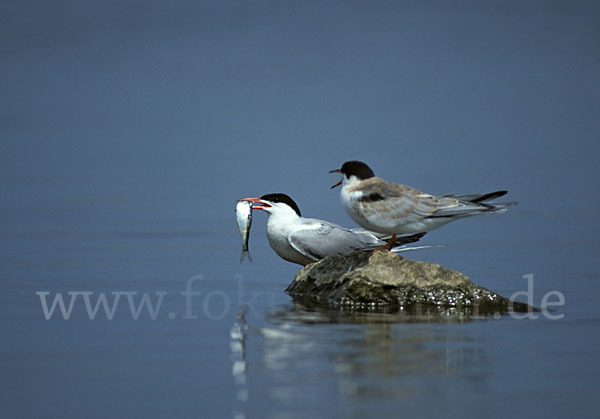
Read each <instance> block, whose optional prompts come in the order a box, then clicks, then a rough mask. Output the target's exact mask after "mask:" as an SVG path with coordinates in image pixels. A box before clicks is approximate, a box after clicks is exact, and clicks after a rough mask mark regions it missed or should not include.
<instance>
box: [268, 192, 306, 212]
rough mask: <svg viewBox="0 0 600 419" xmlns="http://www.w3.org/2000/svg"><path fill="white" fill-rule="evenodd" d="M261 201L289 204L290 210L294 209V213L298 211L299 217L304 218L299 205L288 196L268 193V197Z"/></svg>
mask: <svg viewBox="0 0 600 419" xmlns="http://www.w3.org/2000/svg"><path fill="white" fill-rule="evenodd" d="M260 199H262V200H265V201H269V202H282V203H284V204H287V205H288V206H289V207H290V208H292V209H293V210H294V211H296V214H298V217H302V215H301V214H300V208H298V205H297V204H296V203H295V202H294V200H293V199H292V198H290V197H289V196H288V195H286V194H284V193H268V194H266V195H263V196H261V197H260Z"/></svg>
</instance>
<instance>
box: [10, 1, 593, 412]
mask: <svg viewBox="0 0 600 419" xmlns="http://www.w3.org/2000/svg"><path fill="white" fill-rule="evenodd" d="M0 10H1V13H0V16H2V18H0V19H1V21H2V25H0V31H1V33H2V36H0V49H1V50H2V56H3V64H2V66H0V76H1V77H0V80H1V82H0V89H1V95H0V97H1V99H0V132H1V136H0V138H1V140H0V163H1V164H0V173H1V176H0V193H1V197H2V199H1V200H0V237H1V239H2V240H0V255H1V256H0V287H1V290H2V292H1V293H0V314H1V315H0V319H1V320H0V322H1V333H2V339H1V340H0V405H1V406H2V410H3V416H6V417H15V418H16V417H74V418H75V417H77V418H79V417H98V418H100V417H107V416H118V417H141V416H144V417H149V418H154V417H156V418H158V417H165V416H167V415H168V416H172V417H234V418H252V417H266V418H283V417H286V418H288V417H307V416H311V417H365V416H376V417H380V416H385V415H395V416H397V415H398V413H399V412H402V414H403V415H406V416H413V417H440V416H444V417H449V418H455V417H464V416H465V415H473V414H485V415H486V416H488V417H494V418H496V417H498V418H499V417H508V416H518V417H540V418H541V417H560V416H567V415H569V416H573V417H575V416H576V417H586V416H591V415H592V414H593V412H595V410H596V409H595V405H596V403H595V393H596V391H597V386H598V379H599V376H600V362H599V361H600V359H599V357H598V351H597V348H598V345H599V344H600V332H599V330H600V327H599V326H600V314H599V312H598V310H597V301H596V296H597V295H599V294H600V285H599V280H600V267H599V264H598V256H599V254H600V252H599V251H600V240H599V239H598V237H599V234H600V228H599V226H598V222H597V217H598V207H599V204H600V199H599V198H600V197H599V193H598V188H597V185H596V183H597V179H598V170H597V166H598V158H597V156H598V154H599V151H600V150H599V147H598V145H597V133H598V132H599V131H600V118H599V116H600V112H599V111H600V84H599V83H598V80H597V74H598V73H599V72H600V68H599V67H600V50H598V48H597V45H598V41H599V40H600V27H598V25H597V22H598V19H599V18H600V7H598V5H597V3H596V2H592V1H571V2H563V1H528V2H521V1H508V0H507V1H500V2H499V1H474V0H473V1H460V2H452V3H448V2H443V1H439V2H427V3H426V4H425V3H423V2H416V1H400V2H385V1H382V2H375V3H372V4H369V5H367V4H362V3H358V2H340V3H333V2H332V3H327V4H323V3H321V2H308V3H306V2H304V3H298V2H280V1H262V2H236V1H229V2H197V1H182V2H175V3H174V2H159V1H118V2H117V1H104V2H91V1H79V2H69V1H62V2H58V1H54V2H45V1H37V2H36V1H31V2H3V3H2V4H1V5H0ZM349 159H360V160H363V161H366V162H367V163H368V164H369V165H370V166H371V167H372V168H373V169H374V171H375V173H376V174H378V175H380V176H382V177H384V178H386V179H389V180H393V181H397V182H401V183H405V184H408V185H411V186H415V187H418V188H420V189H423V190H425V191H427V192H431V193H447V192H456V193H473V192H486V191H491V190H496V189H501V188H506V189H508V190H509V191H510V193H509V195H508V198H509V199H510V200H514V201H518V202H519V205H517V206H515V207H512V208H511V209H510V211H508V212H507V213H506V214H502V215H497V216H485V217H476V218H472V219H468V220H462V221H459V222H457V223H453V224H451V225H448V226H445V227H443V228H442V229H439V230H436V231H435V232H433V233H431V234H429V235H428V236H427V237H426V238H425V240H424V241H423V243H424V244H442V245H445V247H443V248H434V249H427V250H423V251H418V252H413V253H411V254H410V255H407V256H408V257H410V258H413V259H417V260H426V261H433V262H436V263H440V264H442V265H443V266H447V267H449V268H453V269H457V270H459V271H461V272H464V273H465V274H467V275H469V277H470V278H471V279H472V280H473V281H474V282H476V283H478V284H480V285H482V286H484V287H486V288H489V289H492V290H494V291H496V292H499V293H500V294H503V295H505V296H511V295H512V294H513V293H515V292H518V291H526V290H527V287H528V283H527V280H526V279H525V278H524V277H523V276H524V275H529V274H533V278H534V280H533V292H532V294H531V295H532V302H533V303H534V304H535V305H537V306H539V305H540V304H541V302H542V299H543V298H544V296H545V295H549V296H548V298H549V300H548V301H550V302H558V301H559V297H558V295H559V294H560V295H562V296H563V297H564V304H561V305H556V306H554V311H552V312H551V313H550V315H552V316H558V317H560V316H563V317H561V318H560V319H555V320H551V319H549V318H547V317H545V316H544V315H542V314H541V313H539V314H538V316H539V317H538V318H537V319H524V320H517V319H515V318H512V317H510V316H503V317H501V318H499V319H498V318H493V317H490V318H484V319H462V321H456V319H446V320H443V319H442V320H441V319H439V318H437V319H430V321H424V320H426V319H422V318H421V319H411V318H407V317H406V316H395V315H383V314H375V313H370V314H369V313H362V314H360V313H352V312H340V311H332V310H326V309H318V308H314V307H304V306H302V305H301V304H300V303H298V302H294V301H293V300H292V299H291V298H290V297H289V296H288V295H286V294H285V292H284V290H285V288H286V287H287V285H288V284H289V283H290V282H291V280H292V279H293V277H294V275H295V274H296V272H297V270H298V267H297V266H295V265H292V264H289V263H287V262H284V261H283V260H281V259H279V258H278V257H277V256H276V255H275V254H274V253H273V252H272V251H271V249H270V248H269V246H268V243H267V241H266V238H265V235H264V229H265V220H266V216H265V215H264V214H260V213H257V214H255V219H254V225H253V229H252V234H251V241H250V249H251V253H252V256H253V263H247V261H245V262H244V263H243V264H240V263H239V256H240V250H241V244H240V240H239V237H238V235H237V232H236V226H235V219H234V214H233V207H234V202H235V200H236V199H238V198H240V197H246V196H260V195H262V194H265V193H270V192H285V193H288V194H289V195H291V196H292V197H293V198H294V199H295V200H296V201H297V202H298V203H299V205H300V208H301V209H302V211H303V213H304V214H305V215H307V216H312V217H318V218H323V219H327V220H331V221H334V222H337V223H339V224H342V225H346V226H349V227H350V226H353V224H352V222H351V221H350V220H349V218H348V217H347V216H346V215H345V214H344V213H343V211H342V209H341V207H340V204H339V199H338V193H339V191H338V190H333V191H331V190H330V189H329V186H330V185H332V184H333V183H335V182H336V181H337V180H338V178H337V175H335V176H334V175H329V174H328V173H327V172H328V171H329V170H331V169H335V168H338V167H339V166H340V165H341V163H342V162H344V161H345V160H349ZM187 287H189V291H190V292H194V293H199V294H196V295H194V294H190V295H189V296H188V297H186V295H183V294H182V293H185V292H186V289H187ZM69 292H71V293H77V292H79V293H80V294H73V295H75V297H74V298H75V299H74V303H73V308H72V311H71V312H70V315H69V316H68V319H64V318H63V315H62V312H61V311H60V307H59V306H56V307H55V310H54V311H53V314H52V316H50V317H51V318H50V319H48V320H46V316H45V313H44V308H43V305H42V299H44V298H46V302H47V304H48V307H47V308H48V309H49V307H50V306H51V304H52V301H54V300H53V299H54V297H55V296H56V295H57V293H60V295H61V296H62V297H63V298H64V300H65V305H66V307H65V309H68V305H69V301H70V298H71V297H70V296H69V294H68V293H69ZM38 293H48V294H41V295H40V294H38ZM85 293H87V294H85ZM90 293H91V294H90ZM101 293H104V295H106V297H107V301H108V305H109V306H111V307H112V303H113V301H114V299H115V298H116V294H114V293H117V294H118V293H121V294H120V297H119V300H118V304H116V305H115V311H114V314H113V317H112V320H109V319H107V316H106V313H105V312H104V310H103V308H102V307H100V308H99V311H98V313H97V314H96V316H95V318H94V319H93V320H91V319H90V317H89V315H88V312H87V311H86V307H85V302H84V299H85V298H86V297H85V296H87V298H89V299H90V301H91V304H92V306H95V303H96V301H97V299H98V297H99V296H100V295H101ZM127 293H129V294H127ZM548 293H553V294H548ZM144 294H147V296H148V298H149V299H150V302H151V303H152V305H153V307H154V308H155V309H157V310H156V313H155V314H156V315H155V316H153V315H151V313H149V311H148V309H147V306H144V307H142V309H141V311H140V312H139V315H136V308H139V304H140V302H141V301H142V298H143V296H144ZM128 298H130V299H131V301H132V302H133V303H134V307H133V308H134V310H133V311H134V312H133V313H132V311H131V309H130V306H129V300H128ZM186 298H188V299H186ZM521 300H525V297H524V296H521ZM159 301H161V304H160V306H159V307H158V308H157V305H158V302H159ZM92 308H93V307H92ZM136 317H137V319H136ZM153 317H154V318H153ZM417 320H418V321H417Z"/></svg>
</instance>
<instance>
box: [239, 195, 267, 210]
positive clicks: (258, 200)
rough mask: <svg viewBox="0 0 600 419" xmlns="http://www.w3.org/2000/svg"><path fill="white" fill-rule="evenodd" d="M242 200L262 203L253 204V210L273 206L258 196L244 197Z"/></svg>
mask: <svg viewBox="0 0 600 419" xmlns="http://www.w3.org/2000/svg"><path fill="white" fill-rule="evenodd" d="M241 201H250V202H256V203H258V204H261V205H252V209H253V210H264V209H267V208H271V205H270V204H268V203H267V202H265V201H261V200H260V199H258V198H244V199H241Z"/></svg>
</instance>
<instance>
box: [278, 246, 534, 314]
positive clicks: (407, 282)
mask: <svg viewBox="0 0 600 419" xmlns="http://www.w3.org/2000/svg"><path fill="white" fill-rule="evenodd" d="M286 291H287V292H288V293H289V294H290V295H291V296H293V297H294V298H296V299H303V300H305V301H310V302H311V303H313V304H314V303H320V304H327V305H341V306H345V307H348V306H349V307H355V308H359V309H364V308H370V309H384V310H386V311H390V310H392V311H394V310H405V311H409V312H410V311H415V310H430V309H432V308H437V309H448V308H455V309H457V310H458V311H461V312H465V313H468V314H481V315H489V314H495V313H501V314H504V313H507V312H509V310H513V311H515V312H524V311H530V310H535V309H534V308H533V307H530V306H528V305H527V304H523V303H517V302H515V303H511V302H510V301H509V300H508V299H507V298H505V297H502V296H501V295H499V294H496V293H495V292H493V291H490V290H488V289H486V288H483V287H480V286H478V285H476V284H474V283H473V282H472V281H471V280H470V279H469V278H468V277H467V276H466V275H464V274H462V273H460V272H457V271H454V270H452V269H447V268H444V267H442V266H440V265H438V264H435V263H430V262H420V261H414V260H409V259H406V258H404V257H402V256H400V255H398V254H396V253H392V252H386V251H379V252H374V253H373V252H364V251H359V252H354V253H351V254H349V255H344V256H328V257H326V258H325V259H323V260H321V261H319V262H316V263H313V264H310V265H307V266H305V267H304V268H302V269H301V270H300V272H298V274H297V275H296V277H295V278H294V281H293V282H292V283H291V284H290V286H289V287H288V288H287V290H286Z"/></svg>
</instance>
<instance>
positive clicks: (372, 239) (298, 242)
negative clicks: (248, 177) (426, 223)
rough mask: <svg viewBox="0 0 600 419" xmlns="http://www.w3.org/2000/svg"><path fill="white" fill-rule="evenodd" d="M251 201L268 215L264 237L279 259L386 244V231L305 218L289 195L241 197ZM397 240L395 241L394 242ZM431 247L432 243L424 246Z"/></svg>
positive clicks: (307, 259)
mask: <svg viewBox="0 0 600 419" xmlns="http://www.w3.org/2000/svg"><path fill="white" fill-rule="evenodd" d="M242 201H251V202H254V203H257V204H259V205H253V206H252V209H253V210H263V211H265V212H266V213H268V215H269V220H268V221H267V239H268V240H269V244H270V245H271V248H272V249H273V250H274V251H275V253H277V254H278V255H279V256H280V257H281V258H282V259H285V260H287V261H288V262H292V263H297V264H299V265H303V266H305V265H308V264H309V263H313V262H317V261H319V260H321V259H323V258H324V257H326V256H330V255H345V254H348V253H352V252H353V251H355V250H375V249H376V248H377V247H381V246H387V240H386V238H388V239H389V235H383V234H377V233H373V232H371V231H366V230H364V229H362V228H357V229H347V228H344V227H341V226H339V225H337V224H334V223H330V222H329V221H323V220H318V219H315V218H304V217H302V214H301V213H300V208H299V207H298V205H297V204H296V202H294V200H293V199H292V198H290V197H289V196H288V195H286V194H283V193H273V194H267V195H263V196H261V197H260V198H244V199H242ZM423 236H424V233H422V234H415V235H412V236H407V237H402V239H404V240H403V241H402V242H401V243H400V244H406V243H412V242H416V241H418V240H419V239H420V238H421V237H423ZM396 244H398V243H396ZM423 247H431V246H423ZM423 247H409V248H407V247H394V248H393V249H391V250H392V251H397V252H400V251H404V250H414V249H417V248H423Z"/></svg>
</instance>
